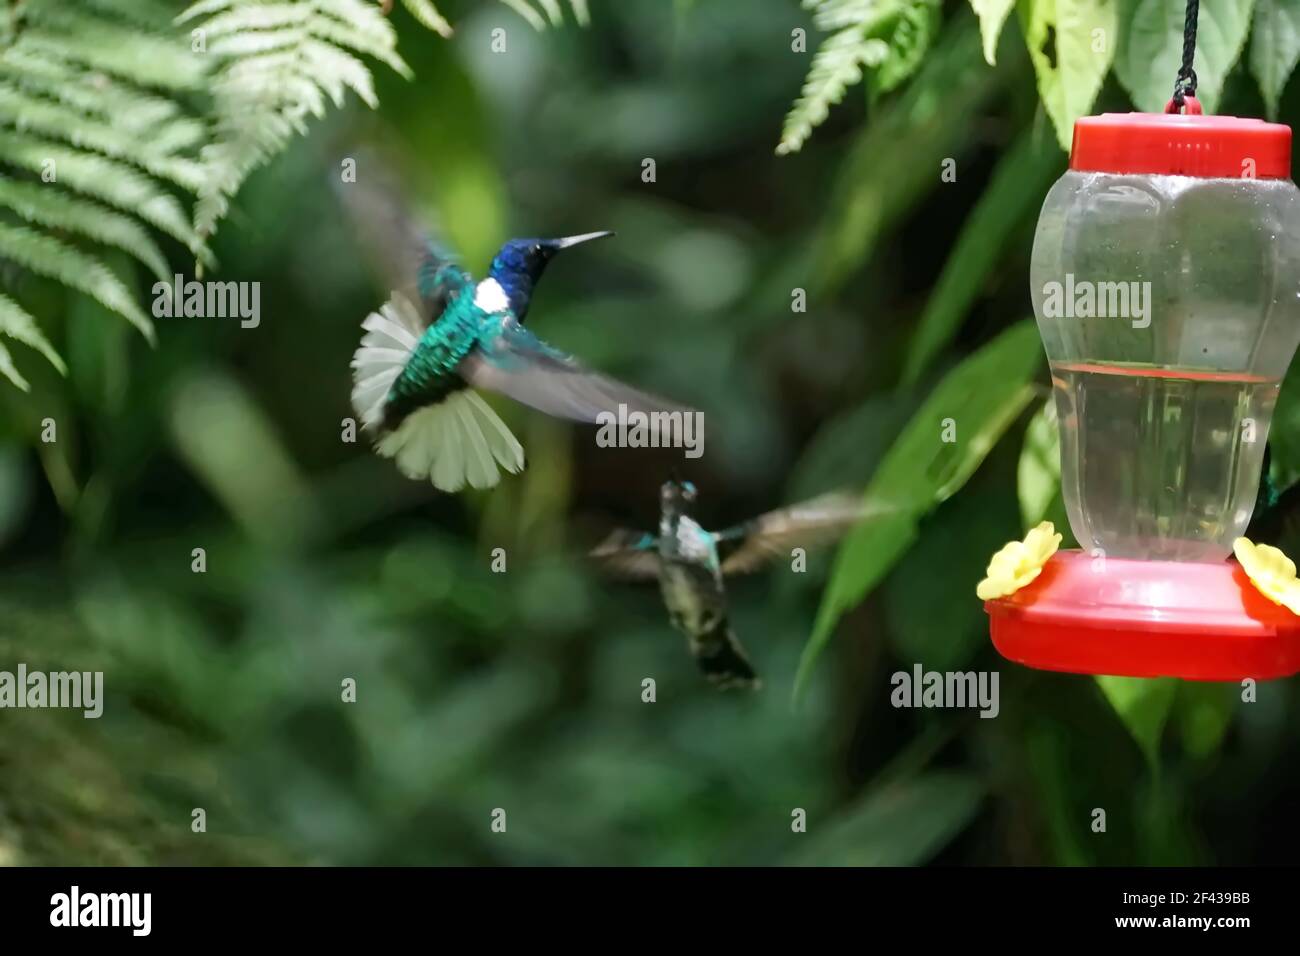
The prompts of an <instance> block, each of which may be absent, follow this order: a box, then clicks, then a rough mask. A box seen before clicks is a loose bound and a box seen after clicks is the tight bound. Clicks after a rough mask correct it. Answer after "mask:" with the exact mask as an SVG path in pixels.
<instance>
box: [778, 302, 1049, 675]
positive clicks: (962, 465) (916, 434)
mask: <svg viewBox="0 0 1300 956" xmlns="http://www.w3.org/2000/svg"><path fill="white" fill-rule="evenodd" d="M1042 354H1043V349H1042V345H1041V344H1040V343H1039V340H1038V330H1037V329H1036V327H1035V326H1034V324H1033V323H1032V322H1020V323H1018V324H1017V325H1014V326H1012V327H1011V328H1010V329H1007V330H1006V331H1005V332H1003V333H1002V334H1001V335H999V336H998V337H997V338H996V339H994V340H993V341H992V342H990V343H989V344H987V345H985V346H984V347H983V348H982V349H980V350H979V351H978V352H976V353H975V354H974V355H971V356H970V357H968V358H967V359H966V360H965V361H964V362H962V363H961V364H960V365H958V366H957V367H956V368H955V369H953V370H952V372H950V373H949V374H948V376H947V377H946V378H944V380H943V381H942V382H940V383H939V385H938V387H936V388H935V390H934V391H933V392H931V393H930V395H929V397H928V398H927V399H926V400H925V402H924V403H923V404H922V406H921V408H920V409H919V410H918V411H917V412H916V414H915V415H914V416H912V420H911V421H910V422H908V425H907V427H906V428H905V429H903V433H902V434H901V435H900V436H899V437H898V440H897V441H896V442H894V445H893V447H892V448H890V450H889V453H888V454H887V455H886V456H885V460H884V461H883V462H881V465H880V467H879V468H878V469H877V470H876V474H875V476H874V477H873V478H872V480H871V484H870V485H869V486H868V487H867V500H868V501H871V502H875V503H880V504H884V505H886V506H890V507H892V508H893V509H894V510H893V511H892V512H890V513H885V514H880V515H877V516H875V517H873V518H871V519H868V520H867V521H864V522H862V523H861V524H860V525H858V526H857V527H856V528H855V529H854V530H853V532H852V533H851V534H850V535H849V536H848V537H847V538H846V539H845V541H844V543H843V544H842V545H841V546H840V549H839V552H838V554H836V556H835V564H834V567H833V568H832V571H831V579H830V583H829V584H828V585H827V587H826V592H825V593H824V594H823V595H822V603H821V608H820V609H819V610H818V612H817V622H816V624H815V626H814V628H813V633H812V636H811V637H810V638H809V639H808V643H807V645H806V646H805V647H804V650H803V656H802V657H801V658H800V661H799V673H798V675H797V676H796V678H795V696H796V697H798V695H799V694H800V693H802V691H803V688H804V687H805V686H806V684H807V682H808V679H809V678H810V677H811V676H812V669H813V666H814V665H815V663H816V661H817V658H818V656H819V655H820V654H821V652H822V649H823V648H824V647H825V646H826V644H827V643H828V642H829V641H830V637H831V634H832V633H834V630H835V625H836V624H837V623H838V622H839V619H840V617H841V616H842V615H843V614H844V612H846V611H847V610H849V609H850V608H852V607H854V606H855V605H857V604H858V603H859V602H860V601H861V600H862V599H863V598H864V597H866V595H867V593H868V592H869V591H871V589H872V588H873V587H875V586H876V584H878V583H879V582H880V580H881V578H883V577H884V576H885V574H886V573H887V572H888V571H889V569H890V568H891V567H893V565H894V563H895V562H896V561H897V560H898V559H899V557H901V556H902V554H903V553H904V552H905V551H906V550H907V549H908V547H910V546H911V544H912V542H913V541H914V540H915V538H916V522H917V520H918V519H919V518H920V517H921V516H922V515H924V514H926V513H927V512H928V511H930V509H932V508H933V507H934V506H935V505H937V504H939V503H940V502H942V501H945V500H946V499H947V498H949V497H950V496H951V495H953V494H955V493H956V492H957V491H958V490H959V489H960V488H961V487H962V486H963V485H964V484H965V483H966V481H967V479H969V478H970V476H971V475H972V474H973V473H974V471H975V469H976V468H978V467H979V466H980V463H981V462H983V461H984V458H985V456H987V455H988V453H989V451H991V450H992V448H993V446H994V445H995V444H996V443H997V441H998V439H999V438H1001V437H1002V434H1003V433H1004V432H1005V431H1006V430H1007V428H1008V427H1010V425H1011V423H1012V422H1013V421H1015V419H1016V417H1017V416H1018V415H1019V414H1020V413H1021V412H1022V411H1023V410H1024V408H1025V406H1026V405H1028V404H1029V401H1030V399H1031V398H1032V397H1033V387H1032V386H1031V385H1030V379H1031V377H1032V376H1033V374H1034V371H1035V370H1036V369H1037V368H1038V367H1039V364H1040V362H1041V361H1042ZM948 439H950V440H948Z"/></svg>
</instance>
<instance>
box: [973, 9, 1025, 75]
mask: <svg viewBox="0 0 1300 956" xmlns="http://www.w3.org/2000/svg"><path fill="white" fill-rule="evenodd" d="M970 5H971V9H972V10H974V11H975V15H976V16H977V17H979V18H980V37H981V38H983V40H984V59H985V61H986V62H987V63H988V65H989V66H993V65H994V60H995V58H996V56H997V52H998V37H1000V36H1001V35H1002V25H1003V24H1004V23H1006V20H1007V14H1009V13H1010V12H1011V8H1012V7H1014V6H1015V5H1016V0H970Z"/></svg>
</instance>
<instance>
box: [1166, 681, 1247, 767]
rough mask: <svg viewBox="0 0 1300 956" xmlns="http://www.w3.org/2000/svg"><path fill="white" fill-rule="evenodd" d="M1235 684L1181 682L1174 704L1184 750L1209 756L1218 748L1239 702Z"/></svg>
mask: <svg viewBox="0 0 1300 956" xmlns="http://www.w3.org/2000/svg"><path fill="white" fill-rule="evenodd" d="M1240 694H1241V687H1240V685H1238V684H1216V683H1207V682H1205V681H1183V682H1182V684H1180V685H1179V688H1178V701H1177V704H1176V705H1175V709H1176V719H1177V721H1178V729H1179V731H1180V733H1181V735H1182V739H1183V749H1184V750H1186V751H1187V752H1188V753H1189V754H1191V755H1192V756H1193V757H1208V756H1209V755H1210V754H1212V753H1214V751H1216V750H1217V749H1219V744H1220V743H1221V742H1222V741H1223V735H1224V734H1225V733H1227V732H1228V727H1229V726H1230V725H1231V724H1232V717H1233V714H1235V713H1236V710H1237V704H1238V703H1239V702H1240V700H1241V697H1240V696H1239V695H1240Z"/></svg>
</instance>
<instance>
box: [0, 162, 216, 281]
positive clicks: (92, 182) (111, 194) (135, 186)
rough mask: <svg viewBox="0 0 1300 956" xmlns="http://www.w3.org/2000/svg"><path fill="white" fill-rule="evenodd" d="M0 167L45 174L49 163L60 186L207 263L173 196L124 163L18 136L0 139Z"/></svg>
mask: <svg viewBox="0 0 1300 956" xmlns="http://www.w3.org/2000/svg"><path fill="white" fill-rule="evenodd" d="M0 162H5V163H9V164H11V165H13V166H18V167H20V168H22V169H26V170H29V171H30V172H33V173H36V174H38V175H39V174H42V173H44V172H45V171H46V169H47V166H46V164H47V163H52V164H53V165H52V166H51V167H49V168H52V169H53V170H54V171H55V176H56V177H57V178H56V182H57V183H58V184H60V185H62V186H67V187H69V188H71V189H73V190H75V191H76V192H79V193H81V194H83V195H86V196H93V197H94V198H96V199H102V200H103V201H104V202H106V203H108V204H109V205H111V206H116V207H117V208H118V209H121V210H123V211H125V212H129V213H131V214H132V215H134V216H138V217H139V218H141V219H143V220H144V221H145V222H147V223H149V224H150V225H152V226H154V227H155V228H157V229H160V230H162V231H163V232H165V233H167V234H168V235H170V236H174V237H175V238H177V239H179V240H180V241H181V242H183V243H185V245H186V247H188V248H189V249H190V251H191V252H193V253H194V254H195V255H196V256H199V257H200V258H202V259H204V260H207V259H209V258H210V254H209V253H208V251H207V249H206V247H205V246H204V245H203V243H202V241H201V240H200V239H199V236H198V234H197V233H196V232H195V231H194V227H193V226H191V225H190V221H189V217H188V216H187V215H186V214H185V209H184V208H183V207H182V206H181V204H180V202H179V201H178V200H177V199H176V197H175V196H173V195H172V194H171V193H169V192H167V191H166V190H164V189H162V188H161V187H160V186H159V185H158V184H157V183H156V182H155V181H154V180H152V179H150V178H149V177H148V176H145V175H143V174H141V173H138V172H136V171H135V170H134V169H132V168H131V167H130V166H127V165H125V164H124V163H120V162H117V161H116V160H112V159H106V158H104V157H101V156H97V155H95V154H94V153H87V152H80V151H78V150H75V149H72V148H68V147H63V146H60V145H58V144H57V143H51V142H48V141H43V140H38V139H35V138H31V137H19V136H9V137H0Z"/></svg>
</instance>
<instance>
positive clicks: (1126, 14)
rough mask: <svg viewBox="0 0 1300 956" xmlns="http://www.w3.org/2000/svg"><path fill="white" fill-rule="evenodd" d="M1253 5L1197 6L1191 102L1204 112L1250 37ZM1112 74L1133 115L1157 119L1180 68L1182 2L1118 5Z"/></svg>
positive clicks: (1247, 0)
mask: <svg viewBox="0 0 1300 956" xmlns="http://www.w3.org/2000/svg"><path fill="white" fill-rule="evenodd" d="M1253 7H1254V0H1202V2H1201V10H1200V15H1199V18H1198V20H1197V30H1196V59H1195V60H1194V61H1193V66H1194V67H1195V69H1196V78H1197V81H1198V85H1197V90H1196V98H1197V99H1198V100H1200V101H1201V105H1202V106H1203V107H1204V108H1205V112H1207V113H1212V112H1214V110H1215V108H1216V107H1217V106H1218V104H1219V95H1220V94H1221V93H1222V92H1223V81H1224V78H1225V77H1226V76H1227V75H1228V71H1229V70H1231V69H1232V67H1233V65H1234V64H1236V62H1237V59H1238V58H1239V57H1240V56H1241V51H1242V48H1243V47H1244V46H1245V44H1246V34H1247V33H1248V32H1250V14H1251V10H1252V9H1253ZM1119 9H1120V30H1121V33H1120V43H1119V51H1118V53H1117V54H1116V57H1115V73H1116V75H1117V76H1118V77H1119V81H1120V82H1121V83H1122V84H1123V85H1124V88H1125V89H1126V90H1128V92H1129V95H1130V96H1131V97H1133V103H1134V104H1135V105H1136V106H1137V108H1138V109H1140V110H1143V111H1145V112H1148V113H1159V112H1161V111H1162V110H1163V109H1164V108H1165V104H1166V103H1167V102H1168V101H1169V97H1170V96H1171V95H1172V93H1173V91H1174V78H1175V77H1176V76H1177V75H1178V68H1179V67H1180V66H1181V65H1182V57H1183V21H1184V16H1185V12H1186V4H1185V2H1184V0H1121V2H1120V5H1119Z"/></svg>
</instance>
